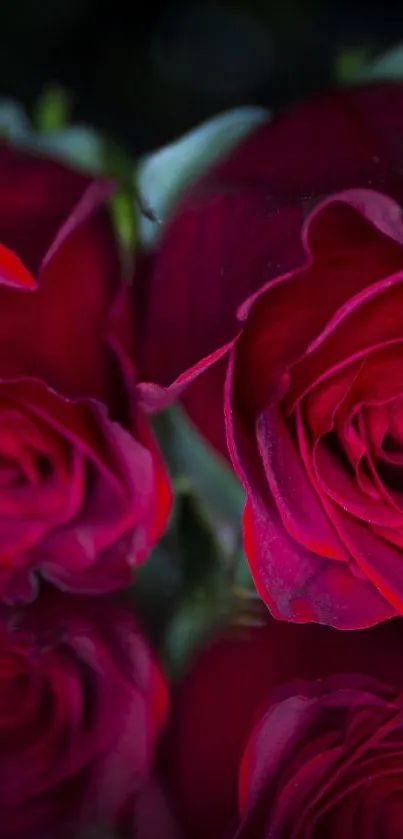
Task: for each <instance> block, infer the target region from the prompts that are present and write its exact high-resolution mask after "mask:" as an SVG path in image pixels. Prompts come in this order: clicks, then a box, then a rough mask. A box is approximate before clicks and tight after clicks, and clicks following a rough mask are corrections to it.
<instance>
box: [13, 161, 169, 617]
mask: <svg viewBox="0 0 403 839" xmlns="http://www.w3.org/2000/svg"><path fill="white" fill-rule="evenodd" d="M0 174H1V177H0V243H1V244H0V278H1V284H0V303H1V305H0V312H1V313H0V334H1V339H0V367H1V383H0V407H1V410H0V599H3V600H4V601H6V602H8V603H13V602H16V601H19V600H26V599H32V597H33V596H34V595H35V593H36V588H37V577H38V574H39V575H40V576H42V577H45V578H46V579H48V580H50V581H52V582H53V583H55V584H56V585H58V586H60V587H62V588H66V589H71V590H75V591H80V592H87V591H88V592H91V591H96V592H102V591H107V590H111V589H113V588H117V587H119V586H120V585H124V584H126V583H128V582H129V580H130V575H131V566H133V565H134V564H136V563H138V562H140V561H141V560H142V559H144V558H145V556H146V555H147V553H148V551H149V549H150V547H151V546H152V545H153V544H154V542H155V541H156V540H157V539H158V537H159V535H160V534H161V532H162V530H163V528H164V526H165V523H166V520H167V516H168V513H169V506H170V490H169V485H168V481H167V477H166V474H165V470H164V467H163V464H162V462H161V457H160V455H159V452H158V450H157V448H156V445H155V442H154V440H153V437H152V435H151V432H150V429H149V427H148V425H147V422H146V421H145V419H144V416H143V414H142V413H141V411H140V409H139V407H138V404H137V400H136V395H135V390H134V375H133V372H132V369H131V367H129V363H128V360H127V352H128V343H127V335H128V332H129V329H128V326H129V324H128V316H127V312H126V310H125V309H124V292H123V288H124V287H123V282H122V269H121V264H120V257H119V250H118V244H117V242H116V239H115V236H114V232H113V227H112V223H111V220H110V218H109V213H108V209H107V203H106V202H107V199H108V198H109V195H110V193H111V185H110V184H108V183H106V182H102V181H96V180H91V179H89V178H87V177H84V176H83V175H81V174H77V173H75V172H73V171H69V170H68V169H65V168H64V167H63V166H61V165H59V164H57V163H53V162H50V161H45V160H42V159H41V158H39V157H34V156H29V155H27V154H25V153H22V152H18V151H16V150H13V149H11V148H8V147H7V146H1V147H0Z"/></svg>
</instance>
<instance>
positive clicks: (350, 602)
mask: <svg viewBox="0 0 403 839" xmlns="http://www.w3.org/2000/svg"><path fill="white" fill-rule="evenodd" d="M243 530H244V546H245V551H246V555H247V558H248V562H249V566H250V569H251V572H252V575H253V579H254V581H255V585H256V588H257V590H258V592H259V594H260V596H261V597H262V599H263V600H264V601H265V603H266V604H267V606H268V607H269V609H270V611H271V613H272V614H273V615H274V617H276V618H280V619H282V620H292V621H296V622H298V623H305V622H307V621H315V622H317V623H323V624H327V625H328V626H333V627H337V628H338V629H362V628H364V627H368V626H373V625H375V624H377V623H379V622H381V621H384V620H387V619H388V618H390V617H393V616H394V615H396V609H395V608H394V607H393V605H391V604H389V603H388V602H387V599H386V598H384V597H382V595H381V594H380V593H378V591H377V589H376V587H375V586H374V585H372V584H371V582H366V581H365V580H363V579H359V578H358V577H357V576H356V575H354V574H353V573H352V571H351V570H350V568H349V567H348V566H347V565H345V564H344V563H341V562H336V561H334V560H325V559H323V558H320V557H318V556H315V554H313V553H309V551H307V550H306V549H305V548H302V547H301V546H300V545H298V543H296V542H293V540H291V538H290V537H289V536H288V534H287V533H286V531H285V530H284V528H283V527H282V525H280V524H279V522H278V521H277V522H276V518H275V513H274V512H273V510H266V509H264V510H263V508H261V509H256V506H255V505H254V506H252V505H247V507H246V509H245V515H244V520H243Z"/></svg>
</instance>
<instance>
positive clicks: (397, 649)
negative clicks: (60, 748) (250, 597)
mask: <svg viewBox="0 0 403 839" xmlns="http://www.w3.org/2000/svg"><path fill="white" fill-rule="evenodd" d="M402 641H403V624H402V623H401V622H400V620H397V621H391V622H388V623H387V624H384V625H381V626H379V627H376V628H374V629H371V630H364V631H362V632H360V633H347V634H346V633H340V632H338V631H336V630H333V629H330V628H327V627H319V626H315V625H309V626H302V627H297V626H293V625H292V624H285V623H281V622H275V621H272V620H271V621H270V623H268V625H267V626H264V627H260V628H254V629H242V630H241V629H234V630H232V631H231V632H228V634H226V635H224V636H222V637H221V638H219V639H217V640H215V641H213V642H212V643H210V645H209V646H208V647H207V648H206V649H205V650H204V651H203V652H202V653H201V654H200V655H199V656H198V658H197V659H196V661H195V662H194V665H193V668H192V669H191V670H190V672H189V673H188V675H187V676H186V678H185V680H184V682H183V684H182V685H181V686H180V687H179V690H178V693H177V696H176V699H175V698H174V708H173V717H172V721H171V727H170V730H169V733H168V737H167V741H166V743H165V754H164V762H166V776H167V780H168V783H169V786H170V794H171V798H172V801H173V802H174V804H175V807H176V810H177V812H178V814H180V818H181V823H182V825H183V827H184V835H185V836H191V837H192V839H204V838H205V837H206V836H208V837H210V839H269V837H270V839H291V837H292V839H314V837H315V839H316V837H322V836H323V837H326V839H340V837H346V839H347V837H349V839H350V837H353V836H354V837H356V839H361V838H362V839H364V837H365V839H367V837H369V836H371V837H372V836H373V837H375V836H376V837H378V836H379V837H382V839H395V837H400V836H402V835H403V810H402V807H401V789H402V783H403V768H402V760H401V755H402V748H403V728H402V722H403V698H402V688H403V673H402V668H401V649H402Z"/></svg>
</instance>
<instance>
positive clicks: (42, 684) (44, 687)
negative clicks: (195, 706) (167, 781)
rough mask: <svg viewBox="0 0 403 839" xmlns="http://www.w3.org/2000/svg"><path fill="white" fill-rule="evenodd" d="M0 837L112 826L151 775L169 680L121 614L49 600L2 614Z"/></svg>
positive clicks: (85, 601) (88, 603)
mask: <svg viewBox="0 0 403 839" xmlns="http://www.w3.org/2000/svg"><path fill="white" fill-rule="evenodd" d="M0 642H1V652H0V742H1V755H0V777H1V789H0V806H1V823H0V836H1V837H2V839H3V837H4V839H14V837H15V839H17V837H18V839H19V837H22V836H24V837H25V836H27V837H28V836H29V837H32V839H45V837H46V839H47V837H49V838H50V837H53V836H56V835H57V836H60V835H61V836H63V837H64V836H68V837H70V836H74V837H76V836H79V835H86V834H85V833H84V834H81V833H80V831H81V830H82V829H84V828H88V827H91V828H93V827H94V826H96V825H114V824H117V823H118V822H119V821H120V819H121V818H122V815H123V813H124V812H125V810H126V809H127V807H128V805H129V803H130V802H131V801H132V799H133V796H134V795H135V794H136V793H137V790H138V789H139V788H140V786H141V784H142V783H143V782H144V781H145V779H146V778H147V775H148V773H149V771H150V768H151V761H152V754H153V748H154V743H155V739H156V736H157V734H158V733H159V731H160V728H161V724H162V722H163V719H164V716H165V710H166V688H165V681H164V679H163V677H162V675H161V673H160V671H159V669H158V667H157V665H156V663H155V661H154V658H153V657H152V655H151V652H150V650H149V649H148V646H147V644H146V642H145V640H144V638H143V637H142V635H141V633H140V632H139V630H138V628H137V627H136V625H135V623H134V621H133V618H132V616H131V615H130V613H129V612H127V611H126V610H125V609H121V608H120V607H117V606H114V605H112V604H110V603H107V602H102V601H101V600H96V599H93V600H91V599H89V598H85V597H83V598H74V597H71V596H66V595H61V594H59V593H56V592H52V593H51V594H50V597H49V596H48V593H46V594H44V595H43V596H41V597H39V598H38V600H36V601H35V603H34V604H32V605H30V606H28V607H26V609H25V611H22V610H19V609H16V608H13V609H10V608H9V607H2V609H1V610H0Z"/></svg>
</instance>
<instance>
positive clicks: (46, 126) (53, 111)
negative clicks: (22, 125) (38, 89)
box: [33, 85, 71, 132]
mask: <svg viewBox="0 0 403 839" xmlns="http://www.w3.org/2000/svg"><path fill="white" fill-rule="evenodd" d="M70 114H71V97H70V94H69V93H68V92H67V91H66V90H65V89H64V88H62V87H59V85H49V86H48V87H46V88H45V89H44V91H43V92H42V93H41V95H40V97H39V99H38V101H37V103H36V107H35V110H34V119H33V121H34V125H35V127H36V128H37V130H38V131H43V132H45V131H57V130H59V129H60V128H64V127H65V126H66V125H67V124H68V122H69V119H70Z"/></svg>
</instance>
